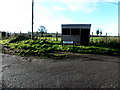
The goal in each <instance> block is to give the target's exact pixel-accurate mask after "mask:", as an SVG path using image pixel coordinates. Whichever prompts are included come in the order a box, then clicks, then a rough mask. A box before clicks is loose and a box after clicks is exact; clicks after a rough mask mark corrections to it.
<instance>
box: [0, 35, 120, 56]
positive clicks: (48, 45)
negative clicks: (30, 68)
mask: <svg viewBox="0 0 120 90" xmlns="http://www.w3.org/2000/svg"><path fill="white" fill-rule="evenodd" d="M0 43H2V44H3V45H4V46H7V47H9V49H8V50H3V53H11V54H16V55H22V56H25V55H37V56H38V55H39V56H49V53H55V52H73V53H88V54H106V55H120V47H119V46H120V41H119V40H117V39H114V38H113V39H107V42H106V39H105V38H104V39H99V41H98V40H97V41H95V40H94V41H92V43H91V45H90V46H73V45H64V46H62V45H61V43H60V41H53V40H47V39H41V40H39V39H38V40H31V39H29V38H25V37H22V36H18V37H13V38H11V39H6V40H1V41H0ZM116 47H117V48H116ZM53 56H55V57H66V55H62V54H53Z"/></svg>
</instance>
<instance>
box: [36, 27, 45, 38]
mask: <svg viewBox="0 0 120 90" xmlns="http://www.w3.org/2000/svg"><path fill="white" fill-rule="evenodd" d="M38 30H39V31H40V33H41V37H43V34H44V33H47V29H46V27H45V26H40V27H39V28H38Z"/></svg>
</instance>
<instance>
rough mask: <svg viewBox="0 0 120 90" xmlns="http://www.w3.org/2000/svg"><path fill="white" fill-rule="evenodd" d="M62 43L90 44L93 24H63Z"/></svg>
mask: <svg viewBox="0 0 120 90" xmlns="http://www.w3.org/2000/svg"><path fill="white" fill-rule="evenodd" d="M61 27H62V39H61V41H62V44H63V43H64V42H68V43H69V42H70V43H73V44H75V45H89V43H90V28H91V24H62V25H61Z"/></svg>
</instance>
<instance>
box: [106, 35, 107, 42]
mask: <svg viewBox="0 0 120 90" xmlns="http://www.w3.org/2000/svg"><path fill="white" fill-rule="evenodd" d="M106 43H107V33H106Z"/></svg>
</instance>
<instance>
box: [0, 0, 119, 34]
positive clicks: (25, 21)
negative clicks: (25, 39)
mask: <svg viewBox="0 0 120 90" xmlns="http://www.w3.org/2000/svg"><path fill="white" fill-rule="evenodd" d="M118 2H119V0H34V32H36V31H38V28H39V27H40V26H42V25H43V26H45V27H46V29H47V32H48V33H56V32H59V33H61V24H91V33H92V32H93V34H94V35H95V34H96V30H98V29H99V30H101V31H102V32H103V35H105V34H106V33H108V35H110V36H112V35H118ZM114 3H116V4H114ZM0 11H1V12H0V31H7V32H20V31H21V32H23V33H26V32H28V31H30V32H31V30H32V0H1V1H0Z"/></svg>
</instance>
